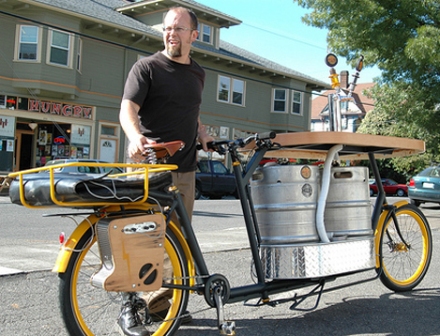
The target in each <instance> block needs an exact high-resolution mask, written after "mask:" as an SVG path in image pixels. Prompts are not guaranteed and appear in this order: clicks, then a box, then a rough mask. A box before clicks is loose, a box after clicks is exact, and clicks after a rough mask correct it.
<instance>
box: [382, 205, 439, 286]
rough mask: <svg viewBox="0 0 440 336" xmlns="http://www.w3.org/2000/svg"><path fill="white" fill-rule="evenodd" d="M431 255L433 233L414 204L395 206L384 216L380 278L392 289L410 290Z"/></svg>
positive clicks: (427, 263)
mask: <svg viewBox="0 0 440 336" xmlns="http://www.w3.org/2000/svg"><path fill="white" fill-rule="evenodd" d="M431 255H432V235H431V229H430V227H429V224H428V221H427V220H426V218H425V216H424V214H423V213H422V212H421V211H420V210H419V209H418V208H417V207H415V206H413V205H411V204H406V205H403V206H401V207H398V208H397V209H396V210H395V212H394V215H393V213H392V212H390V214H389V215H388V216H387V217H386V219H385V223H384V224H383V229H382V232H381V237H380V245H379V258H380V259H381V266H382V268H381V269H378V272H380V279H381V281H382V283H383V284H384V285H385V286H386V287H387V288H389V289H391V290H393V291H395V292H404V291H409V290H412V289H413V288H414V287H416V286H417V285H418V284H419V283H420V282H421V281H422V280H423V278H424V276H425V274H426V272H427V270H428V267H429V263H430V261H431Z"/></svg>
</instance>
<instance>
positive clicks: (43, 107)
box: [0, 0, 329, 174]
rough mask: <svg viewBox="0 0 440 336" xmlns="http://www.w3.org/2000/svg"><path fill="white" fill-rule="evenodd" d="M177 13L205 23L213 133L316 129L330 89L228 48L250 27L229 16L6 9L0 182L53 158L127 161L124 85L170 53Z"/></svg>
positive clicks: (69, 6)
mask: <svg viewBox="0 0 440 336" xmlns="http://www.w3.org/2000/svg"><path fill="white" fill-rule="evenodd" d="M176 4H178V5H183V6H187V7H190V8H192V9H193V10H194V12H195V13H196V14H197V16H198V17H199V20H200V26H199V31H200V37H199V40H198V41H197V42H196V43H194V45H193V48H192V53H191V56H192V58H193V59H195V60H196V61H197V62H198V63H199V64H200V65H201V66H202V67H203V68H204V69H205V71H206V83H205V89H204V93H203V104H202V106H201V119H202V122H203V123H204V124H206V125H207V126H208V128H209V131H210V132H211V134H213V135H214V136H216V137H218V138H225V139H226V138H234V137H239V136H243V135H245V134H247V133H249V132H261V131H269V130H272V131H276V132H297V131H307V130H309V129H310V122H311V114H310V112H311V102H312V94H311V93H312V91H316V90H321V89H328V88H329V85H328V84H327V83H324V82H321V81H319V80H316V79H314V78H312V77H309V76H307V75H305V74H302V73H299V72H297V71H295V70H293V69H289V68H286V67H283V66H280V65H278V64H276V63H274V62H271V61H270V60H267V59H264V58H261V57H259V56H258V55H255V54H252V53H250V52H248V51H246V50H243V49H241V48H239V47H237V46H234V45H231V44H229V43H227V42H225V41H222V40H221V30H222V29H223V28H228V27H231V26H234V25H239V24H240V23H241V21H240V20H239V19H237V18H234V17H231V16H229V15H227V13H221V12H219V11H217V10H215V9H213V8H210V7H206V6H204V5H201V4H199V3H197V2H196V1H192V0H155V1H152V0H146V1H123V0H4V1H0V27H1V34H0V51H1V52H0V58H1V60H0V173H3V174H4V173H7V172H9V171H15V170H22V169H26V168H30V167H35V166H38V165H41V164H44V163H45V162H46V161H48V160H50V159H53V158H95V159H101V160H105V161H110V162H122V161H124V157H125V155H124V154H125V153H124V148H125V146H126V143H125V137H124V134H123V132H122V130H121V127H120V125H119V122H118V113H119V105H120V100H121V95H122V92H123V86H124V83H125V79H126V76H127V74H128V72H129V70H130V68H131V66H132V65H133V64H134V63H135V62H136V61H137V60H138V59H139V58H141V57H145V56H148V55H151V54H153V53H155V52H157V51H159V50H162V49H163V44H162V32H161V29H162V17H163V15H164V13H165V12H166V11H167V9H168V8H170V7H172V6H174V5H176ZM263 43H264V42H263ZM280 52H282V50H280Z"/></svg>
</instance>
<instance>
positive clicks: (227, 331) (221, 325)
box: [213, 286, 235, 336]
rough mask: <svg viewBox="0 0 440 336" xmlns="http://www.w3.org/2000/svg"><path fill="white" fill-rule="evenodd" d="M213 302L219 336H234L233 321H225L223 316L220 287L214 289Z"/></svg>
mask: <svg viewBox="0 0 440 336" xmlns="http://www.w3.org/2000/svg"><path fill="white" fill-rule="evenodd" d="M213 294H214V300H215V305H216V308H217V321H218V322H217V323H218V329H219V331H220V335H228V336H234V335H235V322H234V321H225V319H224V316H223V301H222V297H221V287H220V286H216V287H215V288H214V293H213Z"/></svg>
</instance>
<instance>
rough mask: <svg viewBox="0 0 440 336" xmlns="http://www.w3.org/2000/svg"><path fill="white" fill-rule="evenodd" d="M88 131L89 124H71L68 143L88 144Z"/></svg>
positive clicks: (89, 128) (89, 129)
mask: <svg viewBox="0 0 440 336" xmlns="http://www.w3.org/2000/svg"><path fill="white" fill-rule="evenodd" d="M90 131H91V127H90V126H84V125H74V124H72V129H71V133H70V143H72V144H76V145H90Z"/></svg>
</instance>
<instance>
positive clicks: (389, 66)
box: [294, 0, 440, 171]
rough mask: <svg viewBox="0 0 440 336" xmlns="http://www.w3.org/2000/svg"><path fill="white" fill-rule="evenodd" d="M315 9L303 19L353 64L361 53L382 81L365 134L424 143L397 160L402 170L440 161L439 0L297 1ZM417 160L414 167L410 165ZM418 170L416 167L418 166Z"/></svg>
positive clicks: (362, 127)
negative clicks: (413, 154)
mask: <svg viewBox="0 0 440 336" xmlns="http://www.w3.org/2000/svg"><path fill="white" fill-rule="evenodd" d="M294 1H296V2H297V3H298V4H299V5H300V6H302V7H304V8H308V9H311V12H310V13H309V14H306V15H305V16H304V17H303V21H304V22H305V23H306V24H308V25H312V26H315V27H319V28H325V29H328V31H329V33H328V38H327V40H328V46H329V47H330V48H331V50H332V51H333V52H334V53H336V54H338V55H341V56H343V57H346V58H347V60H348V61H351V62H352V64H353V65H354V63H355V62H356V61H357V59H358V57H359V55H360V54H363V55H364V56H365V65H366V66H373V65H377V66H378V67H379V69H381V70H382V77H381V78H380V79H379V80H378V83H377V85H376V86H375V88H374V89H373V90H372V91H371V97H372V98H373V99H374V100H375V108H374V111H373V112H370V113H369V115H367V117H366V118H365V120H364V121H363V122H362V124H361V127H360V131H362V132H365V133H371V134H382V135H392V136H404V137H410V138H417V139H422V140H424V141H425V142H426V148H427V152H426V154H425V155H423V156H421V157H419V158H418V159H419V163H418V164H416V162H415V161H414V160H415V159H414V158H410V159H399V160H393V162H394V164H395V165H396V167H397V168H398V169H408V167H409V166H411V165H414V164H416V166H417V167H416V168H415V169H416V171H418V170H420V168H421V167H422V165H426V162H427V161H428V162H429V161H434V160H438V158H439V157H438V156H439V152H440V147H439V144H440V139H439V135H438V133H439V132H438V125H439V124H440V95H439V92H440V53H439V52H438V51H439V50H440V3H439V2H438V0H364V1H333V0H294ZM411 162H412V164H411ZM413 168H414V167H413Z"/></svg>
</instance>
